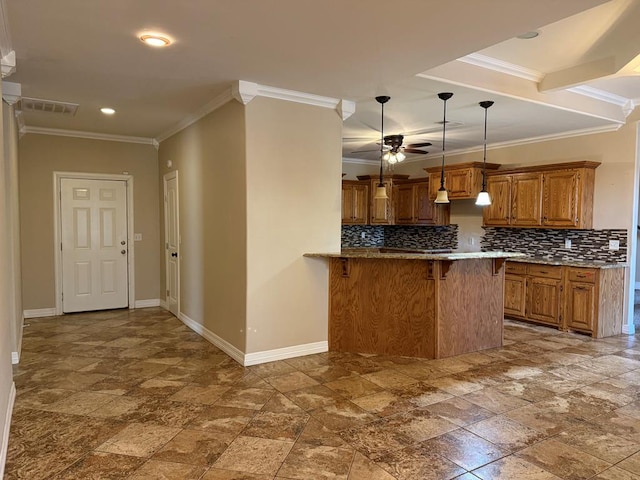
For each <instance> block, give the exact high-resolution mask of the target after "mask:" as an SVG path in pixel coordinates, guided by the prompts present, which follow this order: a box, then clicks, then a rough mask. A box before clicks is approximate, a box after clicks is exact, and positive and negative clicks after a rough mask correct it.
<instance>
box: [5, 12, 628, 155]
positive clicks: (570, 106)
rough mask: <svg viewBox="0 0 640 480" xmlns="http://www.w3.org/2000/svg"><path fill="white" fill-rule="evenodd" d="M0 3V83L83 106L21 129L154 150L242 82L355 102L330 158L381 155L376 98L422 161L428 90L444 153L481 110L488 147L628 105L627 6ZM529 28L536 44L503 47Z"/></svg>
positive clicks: (477, 134)
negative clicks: (102, 137)
mask: <svg viewBox="0 0 640 480" xmlns="http://www.w3.org/2000/svg"><path fill="white" fill-rule="evenodd" d="M0 1H3V2H5V3H6V7H7V8H4V9H3V11H4V12H7V16H8V24H9V29H10V33H11V40H12V48H13V49H14V50H15V52H16V55H17V70H16V72H15V73H14V74H13V75H12V76H10V77H8V78H6V79H5V80H8V81H10V82H16V83H20V84H21V85H22V94H23V95H24V96H28V97H35V98H41V99H49V100H56V101H64V102H73V103H78V104H79V105H80V107H79V109H78V112H77V113H76V115H75V116H73V117H69V116H63V115H55V114H47V113H25V114H24V120H25V123H26V125H27V127H28V128H33V127H39V128H55V129H65V130H73V131H83V132H96V133H100V134H112V135H126V136H132V137H148V138H156V137H159V136H162V134H163V132H167V131H171V129H172V128H173V127H174V126H175V125H176V124H178V123H179V122H180V121H181V120H183V119H184V118H185V117H187V116H189V115H190V114H192V113H193V112H195V111H197V110H198V109H199V108H200V107H202V106H203V105H205V104H206V103H208V102H209V101H211V100H212V99H213V98H215V97H216V96H217V95H218V94H219V93H220V92H222V91H224V90H225V89H228V87H229V85H230V84H231V82H232V81H234V80H246V81H250V82H255V83H258V84H262V85H268V86H273V87H279V88H285V89H291V90H297V91H301V92H306V93H312V94H317V95H324V96H329V97H334V98H344V99H349V100H353V101H356V104H357V108H356V113H355V114H354V115H353V116H352V117H350V118H349V119H347V120H346V121H345V124H344V137H345V142H344V150H343V155H344V157H346V158H351V159H356V160H355V161H367V160H368V161H372V162H374V161H376V159H378V158H379V157H378V154H376V152H370V153H364V154H358V153H352V152H354V151H358V150H367V149H372V148H373V149H376V148H378V147H377V145H376V140H377V139H379V136H380V133H379V128H380V127H379V125H380V109H379V105H378V104H377V103H376V102H375V101H374V100H373V97H374V96H375V95H381V94H387V95H390V96H391V101H390V102H389V103H388V104H387V106H386V115H385V116H386V126H385V133H389V134H390V133H405V134H411V133H412V132H417V131H418V132H423V133H421V134H419V135H414V136H410V137H409V138H407V139H406V140H405V143H408V142H417V141H431V142H432V143H433V144H434V145H433V146H432V147H429V148H428V149H429V150H430V151H431V152H435V151H438V150H440V149H441V144H440V143H439V140H440V139H441V130H440V129H441V126H440V125H438V124H436V123H435V122H437V121H439V120H441V116H442V102H441V101H440V100H439V99H438V98H437V95H436V94H437V93H438V92H440V91H451V92H454V97H453V98H452V99H451V100H450V101H449V102H448V112H449V114H448V119H449V120H451V121H452V122H460V123H461V125H459V126H455V125H452V126H451V128H450V129H449V130H448V135H447V149H448V150H455V149H466V148H473V147H477V146H478V145H479V144H480V143H481V142H482V120H483V111H482V109H481V108H480V107H479V106H478V105H477V103H478V102H479V101H481V100H494V101H495V102H496V104H495V105H494V106H493V107H491V109H490V110H489V112H488V113H489V122H490V123H489V125H490V127H489V142H490V143H492V144H495V143H508V142H514V141H518V140H521V139H525V138H527V139H529V138H533V137H545V136H549V135H557V134H560V133H563V132H581V131H593V130H597V129H601V128H615V127H617V126H619V125H620V124H622V123H624V121H625V113H627V110H628V109H629V108H633V106H635V103H640V79H639V77H638V73H637V72H635V71H633V68H634V67H637V66H638V65H637V64H634V63H633V62H635V60H634V58H635V56H636V55H637V53H639V52H637V50H640V33H638V32H640V29H638V28H637V27H636V28H633V27H634V26H637V25H638V24H639V22H640V0H611V1H608V2H607V1H606V0H563V1H562V2H558V1H557V0H536V1H535V2H532V1H530V0H484V1H474V2H469V1H468V0H448V1H446V2H445V1H441V0H440V1H433V0H399V1H396V2H394V3H393V9H391V8H390V5H389V3H388V2H383V1H381V0H371V1H369V2H367V3H366V6H363V4H362V2H344V1H341V0H325V1H324V2H317V1H315V2H312V1H310V0H278V1H277V2H264V1H258V0H247V1H243V2H238V1H233V0H221V1H216V2H212V1H210V0H185V1H183V2H158V1H156V0H135V1H131V0H92V1H90V2H88V1H86V0H57V1H56V2H52V1H51V0H29V1H25V0H0ZM588 9H590V10H588ZM581 12H582V13H581ZM554 22H555V23H554ZM147 30H156V31H162V32H165V33H166V34H168V35H169V36H171V37H172V38H174V39H175V43H174V44H172V45H171V46H169V47H168V48H165V49H162V50H159V49H150V48H148V47H146V46H145V45H143V44H142V43H141V42H140V41H139V40H137V35H138V34H139V33H141V32H143V31H147ZM530 30H537V31H539V32H540V36H539V37H538V38H536V39H533V40H519V39H514V38H513V37H515V36H516V35H518V34H521V33H523V32H527V31H530ZM3 52H4V49H3ZM456 59H462V60H463V61H460V60H456ZM629 62H631V63H629ZM638 64H640V62H638ZM594 72H595V73H594ZM417 74H422V75H419V76H417ZM605 74H606V75H605ZM603 76H604V77H606V78H603ZM575 86H580V88H582V91H580V90H578V93H576V91H570V90H568V89H569V88H571V87H575ZM585 86H586V87H590V88H589V89H586V90H585V89H584V87H585ZM585 91H586V92H587V93H588V94H589V95H590V96H585V95H584V93H585ZM594 95H595V96H596V97H597V98H594ZM634 102H635V103H634ZM106 105H108V106H111V107H113V108H115V109H116V110H117V113H116V115H114V116H112V117H107V116H104V115H102V114H101V113H99V111H98V109H99V107H102V106H106ZM558 107H560V108H558ZM353 139H356V140H353ZM410 158H416V157H415V156H411V157H410ZM347 161H349V160H347Z"/></svg>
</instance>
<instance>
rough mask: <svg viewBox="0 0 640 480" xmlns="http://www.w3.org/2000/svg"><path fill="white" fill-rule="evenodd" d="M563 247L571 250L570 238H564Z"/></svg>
mask: <svg viewBox="0 0 640 480" xmlns="http://www.w3.org/2000/svg"><path fill="white" fill-rule="evenodd" d="M564 248H566V249H567V250H571V239H570V238H565V239H564Z"/></svg>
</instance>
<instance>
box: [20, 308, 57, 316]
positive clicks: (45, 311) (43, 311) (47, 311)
mask: <svg viewBox="0 0 640 480" xmlns="http://www.w3.org/2000/svg"><path fill="white" fill-rule="evenodd" d="M23 315H24V318H40V317H55V316H56V309H55V307H53V308H36V309H33V310H25V311H24V312H23Z"/></svg>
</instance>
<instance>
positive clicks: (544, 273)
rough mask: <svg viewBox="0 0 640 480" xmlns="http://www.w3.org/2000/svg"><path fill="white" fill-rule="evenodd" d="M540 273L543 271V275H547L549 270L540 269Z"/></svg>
mask: <svg viewBox="0 0 640 480" xmlns="http://www.w3.org/2000/svg"><path fill="white" fill-rule="evenodd" d="M540 273H541V274H542V275H547V274H548V273H549V272H547V271H546V270H540Z"/></svg>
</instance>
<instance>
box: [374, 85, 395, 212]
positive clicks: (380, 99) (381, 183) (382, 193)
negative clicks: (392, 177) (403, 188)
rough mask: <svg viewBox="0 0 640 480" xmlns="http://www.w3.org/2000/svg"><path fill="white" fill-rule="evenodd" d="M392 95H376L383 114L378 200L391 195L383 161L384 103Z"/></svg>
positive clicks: (376, 195)
mask: <svg viewBox="0 0 640 480" xmlns="http://www.w3.org/2000/svg"><path fill="white" fill-rule="evenodd" d="M390 99H391V97H387V96H386V95H385V96H379V97H376V102H378V103H379V104H380V107H381V109H382V115H381V119H380V181H379V182H378V187H377V188H376V194H375V196H374V197H373V198H375V199H376V200H387V199H388V198H389V196H388V195H387V188H386V187H385V186H384V180H383V178H382V163H383V161H384V104H385V103H387V102H388V101H389V100H390Z"/></svg>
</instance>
